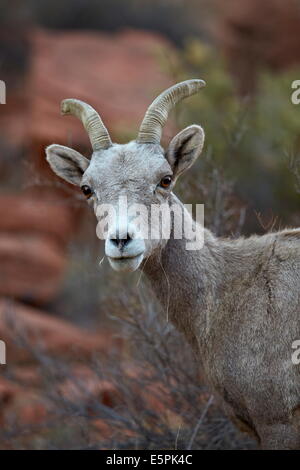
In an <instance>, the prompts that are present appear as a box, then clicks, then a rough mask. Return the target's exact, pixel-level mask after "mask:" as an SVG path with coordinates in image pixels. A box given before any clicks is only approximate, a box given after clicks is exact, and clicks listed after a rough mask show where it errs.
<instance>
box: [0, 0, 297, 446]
mask: <svg viewBox="0 0 300 470" xmlns="http://www.w3.org/2000/svg"><path fill="white" fill-rule="evenodd" d="M299 30H300V1H299V0H286V1H285V2H282V1H280V0H265V1H264V2H261V1H259V0H227V1H226V2H224V1H223V2H222V1H221V0H189V1H184V0H126V1H125V0H90V1H89V2H86V1H83V0H72V1H71V0H64V1H63V2H62V1H57V0H52V1H49V0H39V1H38V0H28V1H26V2H23V1H21V0H20V1H18V0H10V1H6V0H1V2H0V79H1V80H4V81H5V83H6V87H7V97H6V103H7V104H6V105H0V182H1V183H0V184H1V193H0V339H2V340H5V342H6V344H7V365H5V366H4V365H1V366H0V374H1V375H0V403H1V406H0V424H1V426H0V428H1V429H0V448H1V449H15V448H17V449H19V448H27V449H44V448H47V449H48V448H49V449H52V448H66V449H69V448H72V449H78V448H96V449H105V448H108V449H111V448H115V449H121V448H128V449H139V448H140V449H146V448H151V449H174V448H178V449H189V448H190V449H207V448H215V449H216V448H217V449H218V448H219V449H225V448H226V449H227V448H228V449H234V448H253V447H255V443H253V442H252V441H250V440H249V439H246V438H244V437H243V436H242V435H241V434H239V433H238V432H237V431H236V430H235V429H234V428H233V427H232V425H231V424H230V423H229V422H228V421H227V419H226V417H224V416H223V414H222V412H221V411H220V410H219V408H218V406H217V404H215V402H214V400H213V397H212V396H211V395H210V393H209V391H208V390H207V389H206V387H205V385H204V384H203V383H202V381H201V367H199V366H197V365H196V361H195V358H194V357H193V355H192V353H191V351H190V350H189V347H188V346H187V345H186V344H185V342H184V340H183V339H182V338H181V337H180V335H179V334H177V333H176V332H175V331H174V330H173V329H172V327H171V325H169V324H168V323H166V322H165V320H164V318H165V317H164V315H163V312H160V309H159V306H158V305H157V304H156V301H155V299H154V298H153V295H152V294H151V292H150V291H149V289H148V286H147V282H146V280H145V279H144V277H143V276H141V275H140V274H138V273H134V274H132V275H130V276H126V277H123V276H121V275H120V276H118V275H117V274H116V273H113V272H111V270H110V268H109V267H108V265H107V262H106V260H103V262H102V263H101V265H100V266H99V260H100V259H102V257H103V247H102V244H101V242H100V241H99V240H98V239H97V238H96V234H95V220H94V215H93V214H92V213H91V212H90V210H89V209H88V208H87V205H86V203H85V201H84V200H83V198H82V195H81V193H80V191H79V190H78V189H76V188H73V187H71V186H68V185H67V184H65V183H62V182H61V181H60V180H59V179H58V178H56V176H55V175H54V174H53V173H51V171H50V168H49V167H48V165H47V163H46V161H45V152H44V149H45V146H47V145H49V144H52V143H59V144H63V145H69V146H73V147H74V148H76V149H77V150H79V151H81V152H82V153H83V154H85V155H86V156H89V154H90V147H89V142H88V138H87V135H86V134H85V132H84V131H83V130H82V125H81V123H80V122H79V121H78V120H76V119H75V118H62V117H61V116H60V113H59V104H60V101H61V100H62V99H64V98H68V97H74V98H79V99H82V100H84V101H86V102H88V103H90V104H91V105H93V106H94V107H95V108H96V109H97V110H98V111H99V112H100V114H101V116H102V118H103V120H104V122H105V124H106V126H107V127H108V129H109V131H110V134H111V136H112V138H113V139H114V140H115V141H118V142H120V143H122V142H126V141H128V140H129V139H132V138H135V136H136V133H137V130H138V127H139V124H140V122H141V120H142V118H143V115H144V113H145V110H146V108H147V106H148V105H149V104H150V102H151V101H152V100H153V99H154V97H156V96H157V94H159V93H160V92H161V91H162V90H163V89H165V88H167V87H168V86H170V85H172V84H174V83H176V82H178V81H181V80H185V79H188V78H202V79H204V80H205V81H206V83H207V86H206V88H205V89H204V90H203V91H202V92H201V93H200V94H199V95H197V96H195V97H193V98H191V99H189V100H186V101H184V103H183V104H181V105H180V106H178V107H177V109H176V110H175V111H174V112H173V114H172V116H171V117H170V119H169V123H168V125H167V126H166V128H165V132H164V137H163V143H164V144H165V145H167V144H168V142H169V140H170V139H171V138H172V137H173V135H174V134H175V133H176V132H177V131H178V130H180V129H181V128H183V127H184V126H186V125H189V124H192V123H199V124H201V125H202V126H203V127H204V129H205V132H206V145H205V149H204V152H203V154H202V157H201V159H199V161H198V162H197V163H196V164H195V166H194V167H193V168H192V170H191V171H190V172H189V173H188V174H187V175H186V176H184V177H183V178H182V180H181V181H180V182H179V184H178V187H177V194H178V195H179V196H180V197H181V198H182V200H183V201H184V202H186V203H204V204H205V223H206V226H207V227H209V228H210V229H211V230H213V231H214V233H216V234H217V235H219V236H232V237H236V236H238V235H241V234H242V235H249V234H251V233H260V234H261V233H265V232H266V231H269V230H274V229H278V228H281V227H285V226H287V225H289V226H296V225H298V224H299V219H300V217H299V190H300V172H299V162H300V154H299V151H300V108H299V106H298V107H297V106H296V105H293V104H292V103H291V93H292V89H291V84H292V82H293V81H294V80H297V79H300V35H299Z"/></svg>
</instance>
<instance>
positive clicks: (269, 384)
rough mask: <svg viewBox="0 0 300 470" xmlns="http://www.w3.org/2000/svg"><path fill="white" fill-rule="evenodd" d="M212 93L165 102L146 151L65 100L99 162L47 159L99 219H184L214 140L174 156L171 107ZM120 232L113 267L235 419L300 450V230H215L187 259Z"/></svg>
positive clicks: (181, 244)
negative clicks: (194, 178) (149, 213)
mask: <svg viewBox="0 0 300 470" xmlns="http://www.w3.org/2000/svg"><path fill="white" fill-rule="evenodd" d="M203 85H204V82H203V81H202V80H188V81H185V82H182V83H179V84H177V85H175V86H173V87H171V88H169V89H168V90H166V91H164V92H163V93H162V94H161V95H159V96H158V98H156V100H155V101H154V102H153V103H152V104H151V106H150V107H149V108H148V110H147V112H146V115H145V117H144V119H143V122H142V124H141V127H140V130H139V133H138V137H137V139H136V141H133V142H129V143H128V144H125V145H118V144H113V143H112V141H111V139H110V136H109V134H108V131H107V129H106V128H105V126H104V124H103V122H102V120H101V118H100V116H99V115H98V114H97V113H96V111H95V110H94V109H93V108H92V107H91V106H89V105H88V104H86V103H83V102H81V101H79V100H75V99H67V100H64V101H63V102H62V113H63V114H72V115H75V116H77V117H78V118H79V119H80V120H81V121H82V123H83V125H84V127H85V129H86V131H87V133H88V135H89V138H90V141H91V145H92V148H93V153H92V156H91V160H88V159H87V158H85V157H84V156H82V155H81V154H79V153H78V152H77V151H75V150H73V149H71V148H67V147H64V146H61V145H56V144H53V145H51V146H49V147H48V148H47V149H46V154H47V160H48V162H49V164H50V166H51V168H52V169H53V171H54V172H55V173H57V175H59V176H61V177H62V178H64V179H65V180H66V181H68V182H69V183H72V184H75V185H79V186H80V187H81V189H82V191H83V193H84V194H85V196H86V197H87V198H88V199H89V201H90V202H91V203H92V204H93V205H94V207H96V206H97V204H100V203H110V204H112V205H114V204H116V201H117V199H118V197H119V196H120V195H121V194H126V196H127V199H128V205H130V204H132V203H134V202H138V203H141V204H144V205H145V206H146V207H149V206H150V205H151V204H156V205H161V204H163V203H164V202H167V203H168V204H171V203H172V204H175V205H177V206H179V207H183V205H182V203H181V202H180V201H179V200H178V199H177V198H176V196H175V195H174V193H173V192H172V190H173V187H174V184H175V181H176V179H177V177H178V176H179V175H181V174H182V173H183V172H184V171H185V170H186V169H187V168H189V167H190V166H191V165H192V164H193V162H194V161H195V160H196V158H197V157H198V155H199V154H200V153H201V150H202V147H203V142H204V132H203V130H202V128H201V127H200V126H197V125H191V126H189V127H187V128H186V129H184V130H182V131H181V132H179V134H178V135H176V136H175V137H174V138H173V139H172V141H171V143H170V145H169V147H168V149H167V150H166V152H165V151H164V150H163V148H162V147H161V146H160V139H161V134H162V128H163V126H164V124H165V122H166V120H167V117H168V114H169V112H170V110H171V109H172V107H173V106H174V105H175V104H176V103H177V102H179V101H180V100H182V99H183V98H186V97H188V96H191V95H192V94H194V93H196V92H198V91H199V90H200V89H201V88H202V86H203ZM189 217H190V218H191V216H190V215H189ZM175 218H176V216H174V218H173V219H172V224H174V221H175ZM191 220H192V219H191ZM112 225H113V226H114V229H117V231H118V232H117V235H114V236H112V235H111V234H112V233H114V230H111V227H109V233H108V236H107V239H106V242H105V252H106V255H107V257H108V259H109V262H110V264H111V266H112V267H113V268H114V269H115V270H119V271H122V270H127V271H128V270H129V271H130V270H131V271H133V270H136V269H138V268H139V267H140V268H142V269H143V271H144V272H145V273H146V275H147V276H148V278H149V279H150V282H151V284H152V286H153V289H154V291H155V292H156V294H157V296H158V298H159V300H160V302H161V303H162V305H163V307H164V308H165V309H168V314H169V318H170V320H171V321H172V322H173V323H174V324H175V326H176V327H177V328H178V329H179V330H180V331H182V332H183V333H184V334H185V336H186V338H187V340H188V341H189V343H190V344H191V345H192V347H193V348H194V349H195V351H196V352H197V353H198V354H199V360H200V361H201V362H202V364H203V368H204V371H205V374H206V377H207V380H208V382H209V383H210V385H211V387H212V389H213V390H214V393H215V394H216V396H217V397H219V398H220V399H221V402H222V403H223V406H224V409H225V411H226V412H227V414H228V415H229V417H230V418H231V419H232V420H233V421H234V422H235V423H236V424H237V425H238V426H239V427H241V428H243V429H245V430H247V431H249V432H251V433H252V434H253V435H255V436H256V437H257V438H258V440H259V441H260V444H261V446H262V447H264V448H286V449H295V448H300V366H297V365H295V364H293V363H292V360H291V357H292V353H293V350H292V343H293V342H294V341H295V340H297V339H300V229H285V230H282V231H280V232H278V233H269V234H266V235H263V236H252V237H250V238H247V239H244V238H239V239H237V240H230V239H218V238H216V237H215V236H214V235H213V234H212V233H211V232H210V231H209V230H207V229H204V245H203V247H202V248H201V249H198V250H187V249H186V247H185V241H186V240H185V239H184V238H183V239H176V238H175V237H174V236H172V235H173V232H171V236H170V238H169V239H168V240H163V239H160V240H151V239H150V240H148V239H145V240H143V239H141V238H135V231H136V227H135V224H134V221H133V222H130V224H129V225H128V227H129V228H128V227H127V226H126V227H125V226H123V225H122V224H121V223H120V220H119V218H118V217H116V218H115V219H114V220H113V221H112ZM124 227H125V228H124ZM172 227H173V225H172ZM167 293H169V295H167Z"/></svg>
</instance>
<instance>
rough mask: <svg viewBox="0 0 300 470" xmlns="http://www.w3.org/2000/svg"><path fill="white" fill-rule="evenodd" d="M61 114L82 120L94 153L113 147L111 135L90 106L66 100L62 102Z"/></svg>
mask: <svg viewBox="0 0 300 470" xmlns="http://www.w3.org/2000/svg"><path fill="white" fill-rule="evenodd" d="M61 113H62V114H64V115H65V114H72V115H73V116H76V117H77V118H78V119H80V120H81V122H82V124H83V125H84V128H85V130H86V131H87V133H88V136H89V139H90V141H91V144H92V148H93V151H95V152H96V151H97V150H101V149H107V148H108V147H110V146H111V145H112V141H111V139H110V136H109V133H108V131H107V129H106V127H105V126H104V124H103V122H102V120H101V118H100V116H99V114H98V113H97V111H95V109H94V108H92V106H90V105H89V104H87V103H84V101H80V100H75V99H73V98H70V99H66V100H63V101H62V102H61Z"/></svg>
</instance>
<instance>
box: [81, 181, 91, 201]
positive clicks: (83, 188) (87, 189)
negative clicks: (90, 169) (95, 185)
mask: <svg viewBox="0 0 300 470" xmlns="http://www.w3.org/2000/svg"><path fill="white" fill-rule="evenodd" d="M81 191H82V192H83V194H84V195H85V197H86V198H87V199H89V198H90V197H91V195H92V193H93V192H92V190H91V188H90V187H89V186H88V185H87V184H84V185H83V186H81Z"/></svg>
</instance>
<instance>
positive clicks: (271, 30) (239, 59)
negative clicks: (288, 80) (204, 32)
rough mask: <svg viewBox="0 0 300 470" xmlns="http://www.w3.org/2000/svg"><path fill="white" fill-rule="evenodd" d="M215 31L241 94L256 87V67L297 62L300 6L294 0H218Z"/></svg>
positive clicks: (277, 67) (277, 68)
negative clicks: (217, 22) (217, 21)
mask: <svg viewBox="0 0 300 470" xmlns="http://www.w3.org/2000/svg"><path fill="white" fill-rule="evenodd" d="M217 5H218V15H219V24H218V26H217V28H216V35H217V37H218V39H219V45H220V48H221V49H222V50H223V52H224V53H225V55H226V57H227V59H228V61H229V64H230V68H231V72H232V74H233V75H234V76H235V78H236V80H237V83H238V85H239V89H240V92H241V93H242V94H249V92H251V91H253V89H255V85H256V77H257V73H258V71H259V70H260V69H261V68H262V69H265V68H270V69H271V70H273V72H277V71H280V70H283V69H286V68H287V67H292V66H295V65H297V64H299V62H300V35H299V30H300V9H299V7H298V5H297V4H296V2H295V1H294V0H286V1H284V2H282V1H281V0H264V1H263V2H261V1H260V0H228V1H226V2H223V1H220V0H217Z"/></svg>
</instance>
